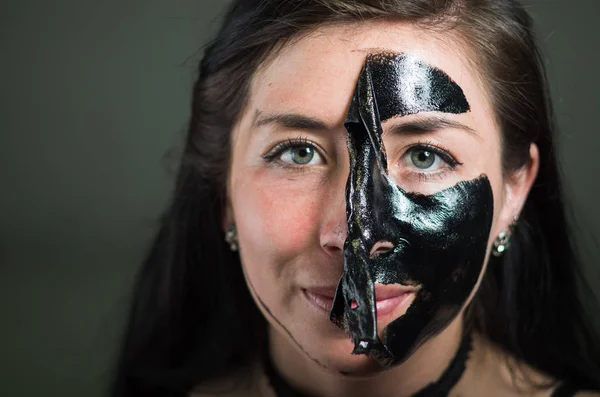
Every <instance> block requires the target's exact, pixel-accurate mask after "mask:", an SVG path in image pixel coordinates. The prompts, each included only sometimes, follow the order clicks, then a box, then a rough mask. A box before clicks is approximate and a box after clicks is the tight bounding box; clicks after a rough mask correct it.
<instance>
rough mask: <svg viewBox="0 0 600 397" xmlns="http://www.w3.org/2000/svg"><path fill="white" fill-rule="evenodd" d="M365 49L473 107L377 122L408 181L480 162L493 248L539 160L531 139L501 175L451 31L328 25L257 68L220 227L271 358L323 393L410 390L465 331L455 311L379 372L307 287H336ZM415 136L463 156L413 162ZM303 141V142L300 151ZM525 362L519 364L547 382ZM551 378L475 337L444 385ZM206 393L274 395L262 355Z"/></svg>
mask: <svg viewBox="0 0 600 397" xmlns="http://www.w3.org/2000/svg"><path fill="white" fill-rule="evenodd" d="M373 51H394V52H406V53H410V54H415V55H418V56H419V58H421V59H422V60H424V61H425V62H427V63H429V64H431V65H432V66H435V67H438V68H440V69H442V70H443V71H444V72H445V73H447V74H448V75H449V76H450V77H451V78H452V79H453V80H454V81H456V82H457V84H458V85H459V86H460V87H462V89H463V91H464V93H465V96H466V97H467V99H468V101H469V103H470V105H471V111H470V112H468V113H466V114H460V115H435V116H437V117H443V118H448V119H450V120H452V121H455V122H459V123H462V124H464V125H465V126H467V127H468V129H469V130H470V131H466V130H459V129H452V128H441V129H439V130H435V131H430V132H419V133H415V134H407V135H405V136H393V135H392V134H386V130H388V131H389V129H390V127H391V126H393V125H394V124H395V123H401V122H406V121H410V120H413V121H415V120H418V119H419V117H424V116H427V115H422V114H420V115H412V116H406V117H402V119H403V120H395V119H392V120H388V121H386V122H385V123H384V125H383V128H384V135H383V142H384V145H385V148H386V152H387V154H388V162H389V164H391V166H390V176H391V177H392V178H393V179H394V180H395V182H396V183H397V184H398V185H399V186H401V187H403V188H404V189H406V190H408V191H414V192H420V193H423V194H432V193H435V192H437V191H440V190H442V189H444V188H447V187H450V186H453V185H455V184H456V183H458V182H460V181H463V180H470V179H474V178H476V177H478V176H479V175H481V174H485V175H487V176H488V178H489V180H490V183H491V185H492V190H493V192H494V217H493V223H492V231H491V234H490V237H489V242H488V253H489V251H490V250H491V247H492V243H493V241H494V238H495V237H496V236H497V235H498V233H500V232H501V231H504V230H507V229H508V226H509V224H510V223H511V221H513V219H514V218H515V216H517V215H518V214H519V212H520V211H521V208H522V206H523V203H524V202H525V199H526V197H527V194H528V192H529V189H530V188H531V185H532V183H533V181H534V179H535V176H536V174H537V169H538V163H539V159H538V151H537V147H536V146H535V144H532V145H531V148H530V161H529V163H528V164H527V165H526V166H524V167H523V168H522V169H521V170H519V171H517V172H515V173H512V174H510V175H506V174H505V173H503V169H502V164H501V150H500V137H501V135H500V131H499V129H498V126H497V124H496V121H495V117H494V114H493V110H492V108H491V105H490V103H491V102H490V100H489V97H488V93H487V92H486V90H485V84H484V83H483V81H484V79H482V77H481V76H480V74H479V73H478V71H477V70H476V69H474V67H473V64H474V62H469V59H470V58H469V55H468V54H469V51H468V48H467V47H466V46H465V45H462V43H461V42H460V41H459V40H456V39H454V38H453V37H451V36H450V35H448V34H446V35H443V36H442V35H434V34H433V33H431V32H428V31H423V30H420V29H418V28H415V27H413V26H411V25H407V24H402V23H392V22H380V23H364V24H360V25H355V26H333V27H327V28H322V29H319V30H317V31H315V32H313V33H311V34H310V35H308V36H306V37H303V38H302V39H300V40H298V41H295V42H293V43H292V44H291V45H288V46H287V47H286V48H284V49H283V51H281V52H280V53H279V54H278V55H277V56H276V57H275V58H274V59H270V60H268V61H267V62H266V63H265V64H264V65H263V66H262V67H261V68H260V69H259V71H258V73H257V74H256V76H254V79H253V82H252V86H251V90H250V98H249V101H248V104H247V107H246V108H245V109H244V111H243V113H242V114H241V116H240V118H239V120H238V122H237V124H236V126H235V128H234V131H233V132H232V133H233V137H232V138H233V139H232V140H233V145H232V150H233V159H232V164H231V168H230V174H229V179H228V200H229V203H228V209H227V214H226V217H225V219H224V220H223V226H224V229H225V230H226V229H227V227H228V226H229V225H231V224H235V225H236V227H237V230H238V239H239V247H240V258H241V261H242V266H243V270H244V274H245V276H246V281H247V284H248V287H249V290H250V292H251V294H252V296H253V298H254V300H255V302H256V303H257V306H258V307H259V308H260V309H261V311H262V312H263V314H264V316H265V318H266V320H267V322H268V324H269V344H270V350H271V354H272V360H273V362H274V364H275V366H276V367H277V369H278V370H279V371H280V373H281V374H282V376H283V377H284V378H285V379H286V380H287V381H288V382H289V383H290V384H291V385H293V386H294V387H296V388H297V389H299V390H301V391H302V392H304V393H306V394H308V395H314V396H318V397H336V396H344V397H354V396H364V395H369V396H373V397H379V396H381V397H383V396H385V397H389V396H394V397H395V396H398V397H402V396H410V395H412V394H414V393H415V392H417V391H419V390H420V389H422V388H423V387H425V386H426V385H427V384H429V383H431V382H434V381H435V380H437V379H438V378H439V376H440V375H441V374H442V373H443V371H444V370H445V369H446V367H447V365H448V363H449V362H450V360H451V359H452V358H453V357H454V355H455V353H456V351H457V349H458V346H459V343H460V340H461V337H462V326H461V324H462V322H463V314H462V313H461V314H460V315H459V316H458V317H456V319H455V320H454V321H453V322H451V323H450V324H449V325H448V326H447V327H446V328H445V329H444V330H443V331H442V332H441V333H440V334H438V335H437V336H435V337H433V338H432V339H430V340H429V341H427V342H426V343H424V344H423V345H422V346H421V347H420V348H419V349H418V350H417V351H416V352H415V353H414V354H413V355H412V356H411V357H410V358H409V359H408V360H407V361H405V362H404V363H402V364H400V365H398V366H395V367H393V368H392V369H389V370H384V369H383V368H381V367H379V366H378V364H376V363H375V362H374V361H373V360H372V359H370V358H369V357H367V356H364V355H351V354H350V352H351V351H352V347H353V346H352V343H351V341H350V340H349V338H348V337H347V335H346V334H345V333H344V331H342V330H341V329H339V328H338V327H336V326H335V325H333V324H332V323H331V322H330V321H329V320H328V318H327V315H326V314H327V313H326V310H323V309H322V308H319V306H318V305H315V304H314V302H311V300H310V299H309V298H307V294H306V291H307V290H310V289H311V288H319V287H331V286H335V285H336V284H337V281H338V279H339V277H340V275H341V272H342V268H343V256H342V247H343V243H344V240H345V236H346V223H345V209H346V204H345V199H344V188H345V183H346V180H347V177H348V171H349V170H348V163H349V160H348V152H347V148H346V141H345V134H346V132H345V129H344V126H343V122H344V118H345V116H346V112H347V109H348V105H349V103H350V99H351V97H352V93H353V90H354V86H355V83H356V79H357V77H358V74H359V71H360V69H361V67H362V64H363V62H364V59H365V56H366V54H368V53H370V52H373ZM291 113H293V114H295V115H301V116H303V117H304V118H305V119H310V120H312V121H316V122H314V123H312V124H311V123H305V125H304V126H298V123H296V125H295V126H293V127H290V126H289V125H286V123H285V121H284V122H282V118H281V117H279V118H278V117H273V116H278V115H282V114H288V115H289V114H291ZM430 113H434V112H430ZM429 116H431V115H429ZM288 119H289V118H288ZM298 138H301V139H298ZM290 140H291V141H295V145H296V149H295V150H296V151H294V150H292V149H289V148H287V149H286V150H284V151H281V152H277V153H276V155H272V154H273V150H274V149H275V148H277V147H279V145H281V144H282V143H285V142H288V141H290ZM298 141H300V142H298ZM422 142H427V143H428V144H431V145H435V146H437V147H439V148H441V149H443V150H445V151H448V152H450V153H451V154H452V155H453V157H455V158H456V160H458V162H460V163H461V164H463V165H461V166H460V167H457V168H455V169H450V167H448V165H447V164H445V163H444V162H443V161H436V162H435V163H434V165H433V166H431V167H429V168H428V169H421V168H417V167H415V165H414V164H412V163H411V156H410V153H411V150H414V149H411V148H413V147H414V146H415V145H418V144H419V143H422ZM302 145H304V146H303V148H304V149H301V150H303V151H301V152H298V151H297V150H298V146H301V147H302ZM307 148H309V149H310V150H309V151H308V152H307V150H306V149H307ZM309 152H310V154H311V156H310V157H309V158H308V160H309V161H308V162H303V161H301V162H298V161H297V160H298V159H299V158H300V157H302V156H300V155H299V153H300V154H301V155H304V157H305V158H306V154H307V153H309ZM267 157H268V158H269V160H268V161H267V160H266V158H267ZM484 271H485V266H484ZM482 274H483V272H482ZM476 289H477V286H476V288H475V289H474V290H473V291H472V292H471V297H472V296H473V295H474V294H475V292H476ZM408 304H410V303H408ZM406 309H407V308H406V307H401V306H400V305H399V306H398V307H397V308H395V311H393V312H392V313H391V314H390V315H389V316H387V317H386V318H383V319H381V320H380V319H378V323H380V324H379V325H380V326H381V328H383V327H385V325H387V323H389V322H390V321H392V320H393V319H394V318H397V317H398V316H400V315H402V314H403V313H404V312H405V311H406ZM380 321H381V322H380ZM521 364H522V363H521ZM521 367H522V368H524V369H523V370H522V375H525V374H527V375H529V377H531V378H533V379H536V380H537V379H539V380H544V381H549V380H550V379H548V378H546V377H544V376H543V375H541V374H537V373H536V372H535V371H533V370H531V369H527V368H525V367H524V366H522V365H521ZM342 371H343V372H345V373H346V374H347V375H345V376H344V375H341V374H340V372H342ZM518 374H519V372H518V371H517V375H518ZM516 378H517V379H518V378H519V376H516ZM240 382H241V383H240ZM551 390H552V388H546V389H541V390H535V389H532V388H531V387H529V386H527V385H526V384H525V383H524V382H519V381H517V382H513V378H512V376H511V371H510V370H509V367H508V365H507V360H506V359H505V354H504V352H502V351H499V350H498V349H497V348H495V347H494V346H492V345H491V344H490V343H489V342H487V341H486V340H485V338H484V337H483V336H480V335H477V336H476V338H475V340H474V348H473V351H472V354H471V358H470V359H469V361H468V363H467V369H466V371H465V373H464V374H463V376H462V378H461V380H460V381H459V383H458V384H457V385H456V386H455V388H454V389H453V390H452V392H451V393H450V396H463V397H468V396H481V395H486V396H489V397H495V396H498V397H500V396H523V395H527V396H540V397H543V396H550V394H551ZM202 393H203V394H202ZM202 393H200V391H198V393H197V394H194V396H198V397H199V396H207V395H221V396H238V395H240V396H241V395H244V396H252V395H256V396H272V395H273V391H272V390H271V389H270V387H269V385H268V381H267V380H266V379H265V378H264V375H263V372H262V369H261V368H260V364H258V363H257V365H256V366H255V367H254V368H250V369H248V370H247V371H243V373H240V374H232V376H231V377H230V378H229V379H225V380H224V381H222V382H216V383H215V384H213V385H204V387H203V391H202ZM484 393H485V394H484ZM579 395H580V396H588V395H589V396H592V395H595V394H585V393H581V394H579Z"/></svg>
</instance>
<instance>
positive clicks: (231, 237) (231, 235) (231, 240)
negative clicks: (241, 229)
mask: <svg viewBox="0 0 600 397" xmlns="http://www.w3.org/2000/svg"><path fill="white" fill-rule="evenodd" d="M225 241H226V242H227V244H229V249H230V250H232V251H233V252H235V251H237V250H238V239H237V229H236V228H235V225H234V224H232V225H231V226H229V229H227V233H225Z"/></svg>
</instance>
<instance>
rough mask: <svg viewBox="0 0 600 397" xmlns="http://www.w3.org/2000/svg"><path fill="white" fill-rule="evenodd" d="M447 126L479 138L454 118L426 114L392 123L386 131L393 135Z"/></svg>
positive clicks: (421, 132) (433, 130) (419, 132)
mask: <svg viewBox="0 0 600 397" xmlns="http://www.w3.org/2000/svg"><path fill="white" fill-rule="evenodd" d="M398 119H401V118H398ZM447 128H452V129H457V130H462V131H465V132H468V133H469V134H473V135H475V136H476V137H478V138H480V139H481V136H480V135H479V134H478V133H477V131H475V130H474V129H473V128H471V127H469V126H468V125H465V124H463V123H460V122H458V121H455V120H450V119H444V118H441V117H436V116H428V117H423V118H419V119H417V120H412V121H408V122H403V123H397V124H394V125H392V126H390V127H389V131H388V133H391V134H395V135H410V134H423V133H428V132H435V131H439V130H443V129H447Z"/></svg>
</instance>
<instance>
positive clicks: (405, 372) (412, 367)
mask: <svg viewBox="0 0 600 397" xmlns="http://www.w3.org/2000/svg"><path fill="white" fill-rule="evenodd" d="M462 333H463V329H462V316H459V317H458V318H457V319H455V321H454V322H452V323H451V324H450V325H449V326H448V327H447V328H446V329H445V330H444V331H443V332H442V333H440V334H439V335H437V336H436V337H434V338H432V339H431V340H429V341H428V342H426V343H425V344H424V345H423V346H421V347H420V348H419V349H418V350H417V351H416V352H415V353H414V354H413V355H412V356H411V357H410V358H409V359H408V360H407V361H405V362H404V363H402V364H400V365H398V366H395V367H394V368H391V369H389V370H386V371H382V372H378V373H376V374H375V375H371V376H368V377H358V376H344V375H341V374H339V373H337V372H336V371H332V370H328V369H324V368H322V367H320V366H319V365H318V364H316V363H315V362H314V361H313V360H311V359H310V358H308V357H307V356H306V355H305V354H304V353H303V352H302V351H300V350H299V349H298V348H297V347H296V346H295V345H293V344H292V343H290V341H289V340H288V339H287V337H286V336H285V335H282V334H281V332H278V331H277V330H273V329H270V331H269V346H270V352H271V359H272V361H273V364H274V366H275V367H276V369H277V371H278V372H279V373H280V375H281V376H282V377H283V378H284V380H285V381H286V382H287V383H289V384H290V386H292V387H293V388H294V389H296V390H298V391H299V392H301V393H302V394H305V395H307V396H315V397H337V396H348V397H354V396H364V395H369V396H373V397H379V396H381V397H383V396H385V397H389V396H394V397H396V396H397V397H402V396H406V397H408V396H412V395H413V394H415V393H417V392H419V391H421V390H422V389H424V388H426V387H427V386H428V385H430V384H431V383H434V382H436V381H438V380H439V379H440V377H441V376H442V374H443V373H444V371H445V370H446V369H447V368H448V365H449V363H450V362H451V361H452V359H453V358H454V357H455V355H456V353H457V351H458V348H459V346H460V342H461V340H462Z"/></svg>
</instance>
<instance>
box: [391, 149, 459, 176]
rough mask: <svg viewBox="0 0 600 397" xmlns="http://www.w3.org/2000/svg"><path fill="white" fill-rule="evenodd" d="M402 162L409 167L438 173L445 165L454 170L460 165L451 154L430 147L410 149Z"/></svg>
mask: <svg viewBox="0 0 600 397" xmlns="http://www.w3.org/2000/svg"><path fill="white" fill-rule="evenodd" d="M402 162H403V163H404V164H405V165H407V166H409V167H412V168H416V169H418V170H419V171H427V172H433V171H437V170H439V169H440V168H443V167H444V165H447V166H449V167H450V168H454V167H456V165H458V164H459V163H458V162H457V161H456V160H454V158H453V157H452V156H450V154H448V153H446V152H444V151H442V150H441V149H437V148H433V147H428V146H414V147H412V148H410V149H409V150H408V151H407V152H406V153H405V154H404V156H403V157H402Z"/></svg>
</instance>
